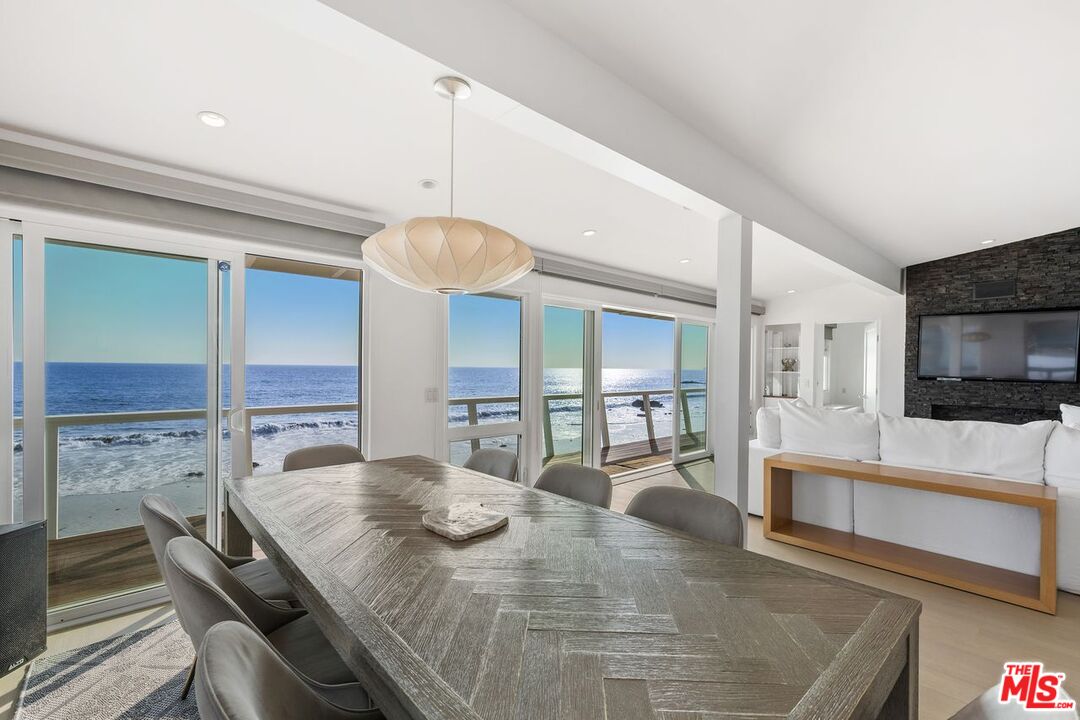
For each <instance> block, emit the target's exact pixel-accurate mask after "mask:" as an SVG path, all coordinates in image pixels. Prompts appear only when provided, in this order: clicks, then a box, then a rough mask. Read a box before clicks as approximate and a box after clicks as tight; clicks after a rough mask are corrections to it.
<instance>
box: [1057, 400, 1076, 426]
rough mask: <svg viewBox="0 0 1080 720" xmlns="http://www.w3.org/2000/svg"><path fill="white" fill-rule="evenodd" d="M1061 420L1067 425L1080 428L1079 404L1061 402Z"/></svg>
mask: <svg viewBox="0 0 1080 720" xmlns="http://www.w3.org/2000/svg"><path fill="white" fill-rule="evenodd" d="M1061 422H1063V423H1065V424H1066V425H1068V426H1069V427H1074V428H1080V405H1066V404H1065V403H1061Z"/></svg>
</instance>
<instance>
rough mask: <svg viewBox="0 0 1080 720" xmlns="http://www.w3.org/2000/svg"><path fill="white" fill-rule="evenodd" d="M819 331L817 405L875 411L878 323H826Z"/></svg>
mask: <svg viewBox="0 0 1080 720" xmlns="http://www.w3.org/2000/svg"><path fill="white" fill-rule="evenodd" d="M821 328H822V330H821V332H822V334H821V337H820V338H818V340H819V342H818V348H819V350H818V363H817V365H818V367H819V368H820V369H821V377H820V382H819V387H820V388H821V395H820V399H819V403H818V404H819V405H821V406H823V407H827V408H833V409H836V410H860V411H863V412H877V409H878V378H877V376H878V351H877V344H878V327H877V323H876V322H853V323H828V324H825V325H823V326H821Z"/></svg>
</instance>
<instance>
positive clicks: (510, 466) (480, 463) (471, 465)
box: [463, 448, 518, 480]
mask: <svg viewBox="0 0 1080 720" xmlns="http://www.w3.org/2000/svg"><path fill="white" fill-rule="evenodd" d="M463 467H465V468H468V469H469V470H475V471H476V472H479V473H484V474H485V475H492V476H494V477H497V478H502V479H503V480H516V479H517V470H518V458H517V455H515V454H514V453H512V452H509V451H508V450H499V449H498V448H481V449H480V450H476V451H475V452H473V454H472V455H469V459H468V460H466V461H465V464H464V466H463Z"/></svg>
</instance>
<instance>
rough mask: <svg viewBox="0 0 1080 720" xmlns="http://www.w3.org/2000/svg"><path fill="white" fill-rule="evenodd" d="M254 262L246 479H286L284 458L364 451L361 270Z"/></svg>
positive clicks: (248, 295)
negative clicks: (309, 452)
mask: <svg viewBox="0 0 1080 720" xmlns="http://www.w3.org/2000/svg"><path fill="white" fill-rule="evenodd" d="M245 264H246V266H247V267H246V269H245V272H244V305H245V309H246V318H245V349H244V351H245V356H246V357H245V359H246V362H245V366H244V372H243V378H244V385H245V388H246V391H245V396H244V400H245V402H244V403H243V405H242V406H240V405H238V406H237V408H236V409H237V410H239V411H240V413H242V415H243V417H244V421H243V422H242V423H241V422H234V423H233V425H234V427H238V428H239V429H241V430H242V431H243V432H242V433H241V436H240V439H241V441H242V442H243V443H244V446H243V447H242V448H240V452H239V453H238V455H240V454H242V455H243V457H244V458H246V459H248V460H250V465H249V466H247V467H245V468H243V470H244V472H243V473H241V474H248V473H251V472H253V473H254V474H256V475H260V474H265V473H272V472H281V462H282V460H283V459H284V458H285V455H287V454H288V453H289V452H290V451H292V450H296V449H298V448H302V447H307V446H310V445H324V444H328V443H342V444H347V445H355V446H357V447H360V316H361V298H362V294H363V293H362V283H361V272H360V270H359V269H357V268H350V267H341V266H337V265H329V264H322V263H311V262H301V261H297V260H288V259H282V258H276V257H265V256H256V255H249V256H248V257H247V259H246V263H245ZM241 407H242V410H241V409H240V408H241ZM233 417H234V418H236V417H237V416H236V415H235V414H234V415H233Z"/></svg>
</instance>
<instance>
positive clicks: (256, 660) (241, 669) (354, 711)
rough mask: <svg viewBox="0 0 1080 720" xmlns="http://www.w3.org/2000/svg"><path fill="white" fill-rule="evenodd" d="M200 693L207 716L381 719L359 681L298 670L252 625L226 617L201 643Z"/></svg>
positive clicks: (224, 719) (208, 719)
mask: <svg viewBox="0 0 1080 720" xmlns="http://www.w3.org/2000/svg"><path fill="white" fill-rule="evenodd" d="M199 657H201V658H202V662H200V663H199V670H198V672H197V673H196V678H195V698H196V701H197V703H198V707H199V717H200V718H202V720H277V719H278V718H281V719H282V720H284V719H286V718H305V719H309V720H381V718H382V717H383V715H382V713H381V712H379V711H378V710H376V709H373V708H370V702H369V700H368V697H367V693H366V692H364V689H363V688H362V687H361V686H360V684H359V683H355V682H352V683H345V684H340V685H325V684H322V683H317V682H314V681H312V680H311V679H310V678H304V677H302V676H300V675H297V674H296V672H294V671H293V669H292V668H291V667H289V666H288V665H287V664H286V663H285V662H283V661H282V659H281V657H280V656H278V654H277V653H275V652H274V651H273V650H271V649H270V648H269V647H268V646H267V644H266V642H265V641H264V640H263V638H262V637H260V636H259V634H258V633H256V632H255V631H254V630H252V629H251V628H250V627H248V626H247V625H244V624H243V623H239V622H233V621H226V622H221V623H218V624H217V625H214V626H213V627H212V628H210V629H209V630H207V631H206V635H205V637H203V641H202V645H201V646H200V647H199Z"/></svg>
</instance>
